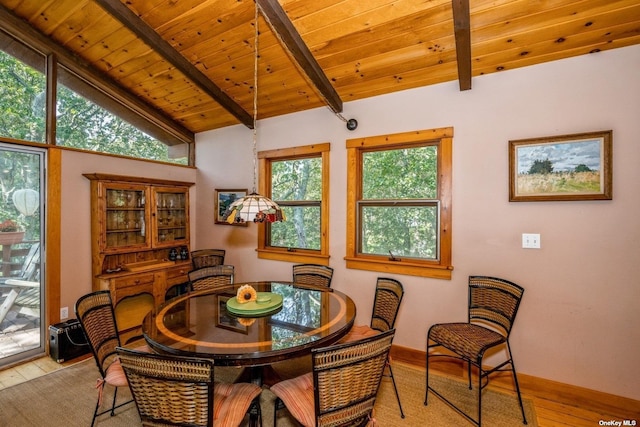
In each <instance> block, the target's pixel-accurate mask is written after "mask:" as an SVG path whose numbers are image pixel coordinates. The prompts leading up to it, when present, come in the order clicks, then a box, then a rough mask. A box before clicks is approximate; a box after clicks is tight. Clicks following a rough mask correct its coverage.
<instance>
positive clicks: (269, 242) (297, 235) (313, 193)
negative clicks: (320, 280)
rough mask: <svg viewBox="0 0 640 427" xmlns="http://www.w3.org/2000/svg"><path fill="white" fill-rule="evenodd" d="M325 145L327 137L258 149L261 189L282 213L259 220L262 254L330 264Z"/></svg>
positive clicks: (287, 259) (260, 250) (328, 146)
mask: <svg viewBox="0 0 640 427" xmlns="http://www.w3.org/2000/svg"><path fill="white" fill-rule="evenodd" d="M329 148H330V144H328V143H327V144H317V145H310V146H304V147H293V148H288V149H282V150H273V151H263V152H260V153H259V154H258V157H259V158H260V168H261V176H263V177H266V179H261V182H264V184H263V187H264V188H262V189H261V192H262V193H263V194H266V195H268V196H269V197H270V198H271V199H272V200H274V201H275V202H276V203H278V205H280V207H281V208H282V210H283V213H284V215H285V217H286V221H284V222H275V223H267V224H263V225H262V229H261V231H260V232H259V236H260V237H259V240H258V253H259V256H260V257H261V258H267V259H278V260H283V261H291V262H312V263H315V264H325V265H326V264H328V223H329V215H328V182H329V181H328V180H329V165H328V163H329ZM265 181H266V182H265Z"/></svg>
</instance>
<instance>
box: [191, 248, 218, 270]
mask: <svg viewBox="0 0 640 427" xmlns="http://www.w3.org/2000/svg"><path fill="white" fill-rule="evenodd" d="M225 253H226V251H225V250H224V249H198V250H195V251H191V263H192V264H193V269H194V270H198V269H199V268H205V267H213V266H214V265H222V264H224V256H225Z"/></svg>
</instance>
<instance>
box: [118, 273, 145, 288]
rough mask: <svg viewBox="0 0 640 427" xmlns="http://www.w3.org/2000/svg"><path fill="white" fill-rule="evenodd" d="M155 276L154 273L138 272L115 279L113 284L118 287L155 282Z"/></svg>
mask: <svg viewBox="0 0 640 427" xmlns="http://www.w3.org/2000/svg"><path fill="white" fill-rule="evenodd" d="M154 280H155V276H154V274H153V273H148V274H137V275H135V276H128V277H119V278H117V279H113V285H114V287H115V288H116V289H120V288H128V287H131V286H141V285H147V284H153V282H154Z"/></svg>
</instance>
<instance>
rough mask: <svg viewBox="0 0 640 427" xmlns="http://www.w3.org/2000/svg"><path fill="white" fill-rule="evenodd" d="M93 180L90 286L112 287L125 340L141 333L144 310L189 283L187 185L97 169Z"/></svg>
mask: <svg viewBox="0 0 640 427" xmlns="http://www.w3.org/2000/svg"><path fill="white" fill-rule="evenodd" d="M84 176H85V177H86V178H87V179H89V180H90V181H91V247H92V272H93V290H94V291H95V290H105V289H108V290H109V291H111V298H112V299H113V304H114V306H115V310H116V320H117V323H118V328H119V329H120V335H121V339H122V341H123V343H125V342H128V341H130V340H133V339H135V338H137V337H139V336H140V335H141V331H140V325H141V323H142V319H143V318H144V316H145V315H146V313H147V312H148V311H149V310H150V309H152V308H153V307H154V306H157V305H159V304H161V303H163V302H164V300H165V295H166V293H167V291H168V290H169V289H170V288H171V287H172V286H175V285H180V284H183V283H186V282H187V281H188V276H187V273H188V272H189V271H190V270H191V260H190V259H189V256H188V254H189V253H190V252H191V251H190V242H189V230H190V226H189V187H191V186H192V185H193V183H191V182H182V181H167V180H160V179H147V178H137V177H128V176H120V175H107V174H100V173H93V174H85V175H84Z"/></svg>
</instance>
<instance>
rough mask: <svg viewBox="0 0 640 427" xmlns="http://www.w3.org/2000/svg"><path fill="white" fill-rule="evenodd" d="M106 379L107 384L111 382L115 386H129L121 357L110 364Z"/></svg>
mask: <svg viewBox="0 0 640 427" xmlns="http://www.w3.org/2000/svg"><path fill="white" fill-rule="evenodd" d="M104 380H105V381H106V383H107V384H111V385H112V386H114V387H127V386H128V385H129V383H128V382H127V376H126V375H125V374H124V369H122V365H121V364H120V360H119V359H116V360H114V361H113V363H112V364H111V365H109V367H108V368H107V372H106V375H105V376H104Z"/></svg>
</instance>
